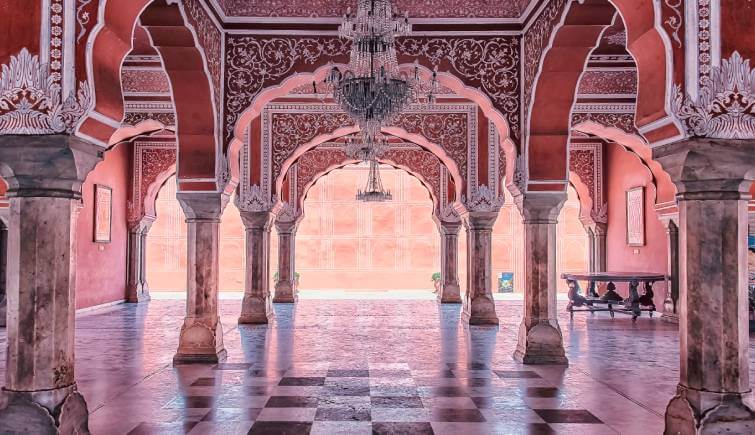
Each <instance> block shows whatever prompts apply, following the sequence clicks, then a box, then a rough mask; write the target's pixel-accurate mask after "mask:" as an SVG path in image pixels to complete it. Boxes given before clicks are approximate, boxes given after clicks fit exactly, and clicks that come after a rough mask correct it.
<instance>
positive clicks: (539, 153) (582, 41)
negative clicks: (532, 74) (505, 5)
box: [525, 0, 616, 191]
mask: <svg viewBox="0 0 755 435" xmlns="http://www.w3.org/2000/svg"><path fill="white" fill-rule="evenodd" d="M588 17H589V18H588ZM615 18H616V10H615V9H614V8H613V7H612V6H611V5H610V4H607V3H605V2H603V1H598V0H585V1H584V2H579V3H578V2H572V3H571V4H570V7H569V10H568V11H567V12H566V13H565V14H564V16H563V18H562V22H561V25H560V26H559V27H558V28H557V30H556V31H555V32H554V34H553V36H552V37H551V41H550V45H549V46H548V48H547V49H546V51H545V55H544V56H543V58H542V60H541V68H540V72H539V73H538V75H537V77H536V79H535V84H534V85H533V86H534V89H533V92H532V102H531V109H530V111H529V113H530V117H529V120H528V127H529V135H528V139H527V145H526V147H527V164H528V165H527V166H528V174H529V175H528V177H527V179H528V181H529V183H528V186H527V189H528V190H545V191H549V190H555V191H559V190H565V189H566V182H567V180H568V170H569V167H568V149H569V140H570V134H569V131H570V127H571V112H572V107H573V105H574V100H575V97H576V93H577V87H578V85H579V80H580V79H581V77H582V73H583V72H584V69H585V65H586V63H587V60H588V57H589V55H590V53H591V52H592V50H593V49H594V48H595V47H596V46H597V45H598V43H599V42H600V38H601V36H602V34H603V32H604V31H605V29H606V28H608V27H609V26H611V25H612V24H613V22H614V19H615ZM528 103H529V102H525V104H528Z"/></svg>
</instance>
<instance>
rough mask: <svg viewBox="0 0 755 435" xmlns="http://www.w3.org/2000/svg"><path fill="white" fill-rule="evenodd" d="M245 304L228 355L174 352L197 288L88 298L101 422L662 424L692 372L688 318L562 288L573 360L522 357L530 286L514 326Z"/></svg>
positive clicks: (379, 309)
mask: <svg viewBox="0 0 755 435" xmlns="http://www.w3.org/2000/svg"><path fill="white" fill-rule="evenodd" d="M239 304H240V301H238V300H227V299H225V300H221V301H220V314H221V319H222V323H223V325H224V328H225V329H224V334H223V340H224V343H225V347H226V349H227V351H228V359H227V361H226V362H225V363H221V364H219V365H201V364H200V365H184V366H181V365H179V366H176V367H173V364H172V358H173V355H174V354H175V350H176V347H177V343H178V333H179V331H180V326H181V324H182V322H183V318H184V311H185V303H184V301H179V300H153V301H151V302H149V303H145V304H138V305H137V304H123V305H117V306H114V307H111V308H106V309H102V310H98V311H92V312H87V313H82V314H79V315H78V316H77V322H76V367H77V370H76V378H77V382H78V386H79V390H80V391H81V392H82V393H83V394H84V396H85V397H86V399H87V404H88V406H89V412H90V420H89V425H90V430H91V431H92V433H97V434H122V433H123V434H125V433H134V434H147V433H159V434H170V433H191V434H198V433H202V434H204V433H222V434H227V435H230V434H236V433H248V432H249V431H250V429H251V432H249V433H292V434H299V433H307V432H308V431H310V430H311V432H309V433H313V434H314V433H320V434H335V433H350V434H359V433H412V434H422V433H436V434H462V433H463V434H476V433H481V434H484V433H503V434H527V433H530V434H549V433H558V434H570V433H579V434H580V435H588V434H614V433H621V434H650V433H661V432H662V431H663V415H664V412H665V407H666V404H667V403H668V400H669V398H670V397H671V396H672V395H673V393H674V390H675V387H676V382H677V379H678V378H679V374H678V367H679V363H678V352H677V349H678V348H679V344H678V338H677V332H676V328H677V326H676V325H673V324H668V323H665V322H663V321H662V320H660V319H659V318H657V317H655V318H652V319H651V318H649V317H641V318H639V319H638V320H637V322H636V323H634V324H633V323H632V321H631V318H630V317H629V316H617V317H616V318H615V319H611V318H610V317H609V316H608V315H607V314H605V313H598V314H596V315H594V316H590V315H589V314H584V313H583V314H582V315H579V314H575V318H574V320H573V321H570V320H569V316H568V313H566V311H565V310H564V303H563V302H560V303H559V310H558V312H559V323H560V325H561V327H562V329H563V333H564V347H565V349H566V354H567V356H568V358H569V364H570V365H569V367H568V368H565V367H563V366H542V365H535V366H524V365H521V364H518V363H516V362H514V360H513V359H512V358H511V355H512V353H513V352H514V349H515V347H516V341H517V333H518V329H519V324H520V321H521V313H522V304H521V302H519V301H497V302H496V311H497V313H498V314H499V316H500V326H499V327H476V326H468V325H465V324H464V323H463V322H460V311H461V305H455V304H451V305H439V304H437V303H436V302H435V301H432V300H369V301H366V300H315V299H307V298H302V299H300V300H299V302H298V303H297V304H295V305H281V304H276V305H275V307H274V311H275V318H274V320H273V321H272V322H271V323H270V324H269V325H261V326H253V325H241V326H237V323H236V319H237V316H238V310H239ZM0 334H2V335H0V341H2V343H0V344H2V347H3V348H5V330H4V329H0ZM754 343H755V342H753V341H752V340H751V344H750V353H752V350H753V344H754ZM4 363H5V359H4V358H0V370H3V369H4ZM752 368H753V367H752V365H751V371H753V370H752Z"/></svg>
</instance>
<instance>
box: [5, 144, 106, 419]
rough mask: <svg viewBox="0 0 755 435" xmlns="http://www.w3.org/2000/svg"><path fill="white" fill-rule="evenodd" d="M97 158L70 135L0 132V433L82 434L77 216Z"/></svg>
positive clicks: (84, 415)
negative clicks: (3, 358) (2, 294)
mask: <svg viewBox="0 0 755 435" xmlns="http://www.w3.org/2000/svg"><path fill="white" fill-rule="evenodd" d="M101 158H102V154H101V151H100V148H98V147H95V146H93V145H90V144H88V143H85V142H83V141H81V140H79V139H75V138H73V137H70V136H53V135H51V136H0V162H2V165H0V175H2V177H3V178H4V179H5V180H6V181H7V182H8V186H9V189H8V197H9V200H10V208H11V210H10V218H9V220H10V222H9V225H8V264H7V272H8V273H7V292H8V294H7V297H8V306H7V309H8V318H7V320H8V324H7V334H8V342H7V364H6V367H5V387H4V389H3V394H2V398H1V399H0V408H2V409H0V433H88V424H87V420H88V411H87V406H86V402H85V401H84V398H83V397H82V396H81V394H80V393H79V392H78V391H77V388H76V381H75V375H74V360H75V358H74V346H75V340H74V329H75V326H74V324H75V317H74V315H75V310H76V303H75V283H76V242H77V239H76V221H77V218H78V214H79V209H80V207H81V186H82V184H83V181H84V179H85V177H86V175H87V174H88V173H89V172H90V171H91V170H92V169H93V168H94V165H95V164H96V163H97V162H98V161H100V160H101Z"/></svg>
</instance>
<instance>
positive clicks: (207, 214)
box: [173, 192, 228, 364]
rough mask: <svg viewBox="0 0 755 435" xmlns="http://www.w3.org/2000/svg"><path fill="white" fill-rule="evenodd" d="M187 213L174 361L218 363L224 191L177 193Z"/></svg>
mask: <svg viewBox="0 0 755 435" xmlns="http://www.w3.org/2000/svg"><path fill="white" fill-rule="evenodd" d="M176 196H177V198H178V202H179V203H180V204H181V208H183V211H184V214H185V215H186V235H187V243H188V249H187V258H186V261H187V267H186V269H187V283H186V318H185V319H184V324H183V326H182V327H181V335H180V336H179V342H178V351H177V352H176V355H175V356H174V357H173V363H174V364H184V363H217V362H219V361H222V360H224V359H225V356H226V351H225V348H224V347H223V327H222V325H221V324H220V318H219V316H218V286H219V269H220V264H219V257H218V254H219V239H218V237H219V234H218V230H219V227H220V216H221V214H222V213H223V209H224V208H225V206H226V204H227V203H228V195H226V194H223V193H190V192H178V194H177V195H176Z"/></svg>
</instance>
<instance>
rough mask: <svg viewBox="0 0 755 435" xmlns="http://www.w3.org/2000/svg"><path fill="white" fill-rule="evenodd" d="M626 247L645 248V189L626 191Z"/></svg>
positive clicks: (635, 188) (637, 188) (638, 188)
mask: <svg viewBox="0 0 755 435" xmlns="http://www.w3.org/2000/svg"><path fill="white" fill-rule="evenodd" d="M626 206H627V245H629V246H645V188H644V187H642V186H640V187H634V188H632V189H629V190H627V204H626Z"/></svg>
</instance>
